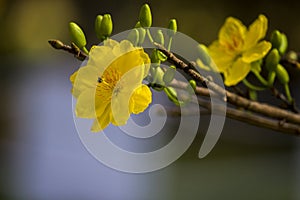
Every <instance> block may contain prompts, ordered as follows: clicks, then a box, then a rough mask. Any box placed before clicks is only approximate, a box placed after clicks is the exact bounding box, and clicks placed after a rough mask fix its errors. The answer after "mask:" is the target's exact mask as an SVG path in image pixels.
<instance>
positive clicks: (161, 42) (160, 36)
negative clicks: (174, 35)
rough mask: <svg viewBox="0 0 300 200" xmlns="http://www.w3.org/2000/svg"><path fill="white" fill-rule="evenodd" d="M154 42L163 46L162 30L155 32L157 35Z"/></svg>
mask: <svg viewBox="0 0 300 200" xmlns="http://www.w3.org/2000/svg"><path fill="white" fill-rule="evenodd" d="M154 41H155V42H157V43H159V44H161V45H164V44H165V39H164V34H163V32H162V30H158V31H157V33H156V35H155V38H154Z"/></svg>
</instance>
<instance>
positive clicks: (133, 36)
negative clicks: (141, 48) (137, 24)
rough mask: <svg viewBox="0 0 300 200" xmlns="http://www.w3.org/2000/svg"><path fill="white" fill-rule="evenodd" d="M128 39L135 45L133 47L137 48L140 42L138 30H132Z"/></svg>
mask: <svg viewBox="0 0 300 200" xmlns="http://www.w3.org/2000/svg"><path fill="white" fill-rule="evenodd" d="M127 39H128V40H129V41H130V42H131V43H132V44H133V46H136V45H137V44H138V42H139V31H138V30H137V29H136V28H135V29H132V30H131V31H130V32H129V34H128V36H127Z"/></svg>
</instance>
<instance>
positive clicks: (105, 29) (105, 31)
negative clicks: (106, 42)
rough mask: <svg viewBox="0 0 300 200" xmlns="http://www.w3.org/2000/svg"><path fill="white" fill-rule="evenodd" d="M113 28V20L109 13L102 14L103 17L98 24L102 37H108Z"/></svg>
mask: <svg viewBox="0 0 300 200" xmlns="http://www.w3.org/2000/svg"><path fill="white" fill-rule="evenodd" d="M112 30H113V22H112V19H111V16H110V14H105V15H103V19H102V22H101V26H100V30H99V32H100V34H101V35H102V39H106V38H107V37H109V36H110V35H111V33H112Z"/></svg>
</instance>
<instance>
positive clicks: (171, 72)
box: [163, 65, 176, 85]
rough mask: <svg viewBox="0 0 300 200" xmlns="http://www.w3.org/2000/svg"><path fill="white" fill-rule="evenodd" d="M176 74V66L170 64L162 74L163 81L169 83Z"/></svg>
mask: <svg viewBox="0 0 300 200" xmlns="http://www.w3.org/2000/svg"><path fill="white" fill-rule="evenodd" d="M175 74H176V67H175V66H174V65H171V66H170V67H169V68H168V69H167V70H166V71H165V74H164V76H163V81H164V82H165V84H166V85H168V84H169V83H171V82H172V81H173V79H174V77H175Z"/></svg>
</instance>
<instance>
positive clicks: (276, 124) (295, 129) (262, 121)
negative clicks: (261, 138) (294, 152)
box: [167, 98, 300, 136]
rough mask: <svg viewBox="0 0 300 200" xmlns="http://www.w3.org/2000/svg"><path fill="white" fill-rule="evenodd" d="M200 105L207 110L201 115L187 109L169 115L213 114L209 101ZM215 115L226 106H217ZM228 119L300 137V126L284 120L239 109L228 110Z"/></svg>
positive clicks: (201, 101)
mask: <svg viewBox="0 0 300 200" xmlns="http://www.w3.org/2000/svg"><path fill="white" fill-rule="evenodd" d="M197 103H198V105H199V106H201V107H203V108H205V109H206V110H204V111H203V110H202V109H200V113H199V112H196V111H195V109H185V108H181V109H180V108H178V107H173V108H172V109H167V112H168V114H171V115H175V116H180V115H198V114H211V112H210V110H211V103H210V102H209V101H206V100H203V99H200V98H198V102H197ZM214 111H215V112H214V113H213V114H224V106H215V107H214ZM226 117H228V118H231V119H234V120H237V121H241V122H245V123H247V124H251V125H254V126H257V127H262V128H268V129H271V130H274V131H278V132H281V133H286V134H290V135H295V136H300V125H297V124H293V123H289V122H286V121H284V120H274V119H270V118H266V117H263V116H260V115H257V114H255V113H248V112H246V111H245V110H239V109H237V108H230V107H227V108H226Z"/></svg>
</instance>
